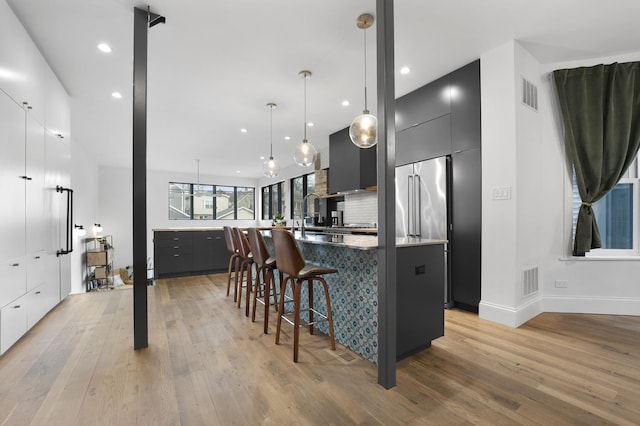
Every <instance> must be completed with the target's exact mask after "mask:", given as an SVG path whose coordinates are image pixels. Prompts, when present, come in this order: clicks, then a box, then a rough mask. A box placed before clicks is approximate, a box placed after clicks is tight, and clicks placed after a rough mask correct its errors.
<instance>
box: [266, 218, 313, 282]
mask: <svg viewBox="0 0 640 426" xmlns="http://www.w3.org/2000/svg"><path fill="white" fill-rule="evenodd" d="M271 235H272V237H273V246H274V248H275V251H276V263H277V264H278V270H280V271H281V272H284V273H285V274H288V275H292V276H294V277H295V276H298V274H299V273H300V271H301V270H302V268H304V265H305V264H306V263H305V261H304V258H303V257H302V253H300V249H299V248H298V244H297V243H296V240H295V238H293V234H292V233H291V232H289V231H287V230H284V229H274V230H272V231H271Z"/></svg>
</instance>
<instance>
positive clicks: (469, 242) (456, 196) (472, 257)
mask: <svg viewBox="0 0 640 426" xmlns="http://www.w3.org/2000/svg"><path fill="white" fill-rule="evenodd" d="M481 155H482V154H481V151H480V150H479V149H474V150H469V151H463V152H459V153H455V154H453V155H452V159H451V161H452V168H453V170H452V174H453V176H452V180H453V191H452V195H453V214H452V217H453V220H452V223H453V231H452V241H451V246H450V254H449V255H450V258H451V289H452V296H453V301H454V302H455V305H456V306H458V307H460V308H463V309H466V310H470V311H474V312H477V311H478V305H479V303H480V288H481V266H480V259H481V229H482V156H481Z"/></svg>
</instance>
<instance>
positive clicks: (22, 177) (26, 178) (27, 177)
mask: <svg viewBox="0 0 640 426" xmlns="http://www.w3.org/2000/svg"><path fill="white" fill-rule="evenodd" d="M18 177H19V178H20V179H24V180H32V178H30V177H29V176H18Z"/></svg>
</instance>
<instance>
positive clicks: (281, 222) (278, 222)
mask: <svg viewBox="0 0 640 426" xmlns="http://www.w3.org/2000/svg"><path fill="white" fill-rule="evenodd" d="M286 224H287V220H286V219H285V218H284V216H283V215H282V214H281V213H278V214H277V215H275V216H274V217H273V220H272V221H271V225H273V226H275V227H276V228H284V226H285V225H286Z"/></svg>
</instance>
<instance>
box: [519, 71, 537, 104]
mask: <svg viewBox="0 0 640 426" xmlns="http://www.w3.org/2000/svg"><path fill="white" fill-rule="evenodd" d="M522 103H523V104H525V105H526V106H528V107H529V108H531V109H533V110H534V111H538V87H536V86H535V85H534V84H533V83H531V82H530V81H529V80H527V79H526V78H524V77H522Z"/></svg>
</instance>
